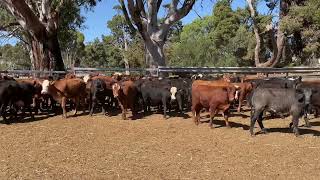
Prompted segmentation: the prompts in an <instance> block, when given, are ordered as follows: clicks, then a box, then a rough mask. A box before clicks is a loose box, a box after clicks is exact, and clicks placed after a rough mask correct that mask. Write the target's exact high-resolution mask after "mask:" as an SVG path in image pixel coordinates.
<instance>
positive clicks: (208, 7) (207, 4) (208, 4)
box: [81, 0, 266, 42]
mask: <svg viewBox="0 0 320 180" xmlns="http://www.w3.org/2000/svg"><path fill="white" fill-rule="evenodd" d="M216 1H217V0H202V3H200V2H201V0H198V1H197V2H196V4H195V6H194V8H193V10H191V12H190V13H189V14H188V15H187V16H186V17H184V18H183V19H182V22H183V24H187V23H190V22H192V21H193V20H194V19H196V18H198V16H197V14H196V12H197V13H198V14H199V15H200V16H201V17H203V16H206V15H210V14H211V13H212V7H213V5H214V2H216ZM167 2H170V0H164V1H163V4H164V3H167ZM117 4H118V0H102V1H101V2H99V3H98V4H97V6H96V7H95V8H93V10H92V11H85V10H82V11H81V13H82V14H83V15H84V16H85V17H86V22H85V27H86V28H84V29H82V30H81V31H82V32H83V33H84V35H85V42H90V41H92V40H94V39H95V38H100V37H101V35H108V34H110V31H109V29H108V28H107V21H108V20H110V19H112V16H114V15H115V14H116V13H117V11H115V10H114V9H113V7H114V6H115V5H117ZM246 5H247V3H246V0H234V1H233V3H232V8H233V9H237V8H239V7H240V8H243V7H245V6H246ZM258 9H259V11H260V12H263V13H265V12H266V6H265V4H264V3H260V4H259V6H258Z"/></svg>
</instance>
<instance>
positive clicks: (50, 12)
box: [0, 0, 96, 70]
mask: <svg viewBox="0 0 320 180" xmlns="http://www.w3.org/2000/svg"><path fill="white" fill-rule="evenodd" d="M95 4H96V0H1V1H0V14H1V15H2V16H0V18H1V19H0V20H1V22H0V30H1V31H7V32H8V33H9V34H10V35H12V36H15V37H17V38H19V39H20V40H22V41H23V42H24V43H25V44H26V45H27V47H28V49H29V52H30V53H29V55H30V59H31V61H32V68H33V69H36V70H51V69H54V70H64V69H65V68H64V63H63V60H62V56H61V47H60V43H59V39H58V34H59V30H63V29H68V28H70V24H73V23H74V22H77V21H78V22H79V21H80V23H81V21H82V19H81V17H80V7H81V6H86V7H90V6H94V5H95ZM3 19H4V20H3ZM66 20H68V22H67V21H66Z"/></svg>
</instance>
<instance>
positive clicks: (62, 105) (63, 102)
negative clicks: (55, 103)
mask: <svg viewBox="0 0 320 180" xmlns="http://www.w3.org/2000/svg"><path fill="white" fill-rule="evenodd" d="M66 102H67V98H66V97H62V99H61V108H62V117H63V118H67V111H66Z"/></svg>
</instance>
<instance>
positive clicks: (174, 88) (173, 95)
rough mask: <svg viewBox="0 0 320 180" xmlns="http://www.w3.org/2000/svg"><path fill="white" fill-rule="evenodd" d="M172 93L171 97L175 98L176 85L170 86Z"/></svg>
mask: <svg viewBox="0 0 320 180" xmlns="http://www.w3.org/2000/svg"><path fill="white" fill-rule="evenodd" d="M170 93H171V99H172V100H175V99H176V93H177V88H176V87H171V88H170Z"/></svg>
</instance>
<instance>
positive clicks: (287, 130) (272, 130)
mask: <svg viewBox="0 0 320 180" xmlns="http://www.w3.org/2000/svg"><path fill="white" fill-rule="evenodd" d="M267 132H268V133H279V132H280V133H290V134H293V132H292V129H291V128H289V127H288V128H268V129H267ZM261 133H262V132H261V131H260V132H257V133H256V134H261ZM299 133H300V135H305V134H312V135H313V136H320V131H317V130H314V129H308V128H299Z"/></svg>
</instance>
